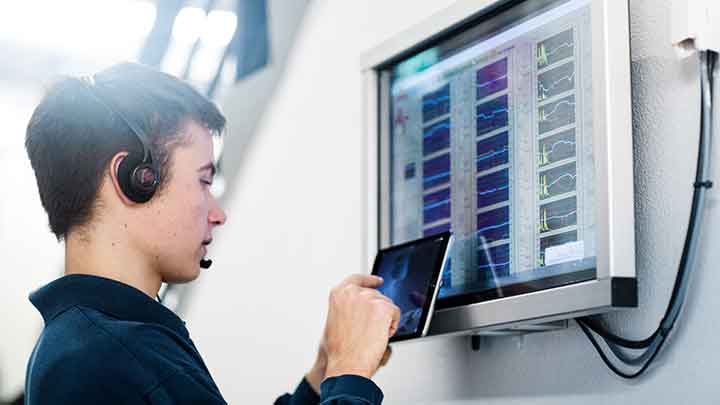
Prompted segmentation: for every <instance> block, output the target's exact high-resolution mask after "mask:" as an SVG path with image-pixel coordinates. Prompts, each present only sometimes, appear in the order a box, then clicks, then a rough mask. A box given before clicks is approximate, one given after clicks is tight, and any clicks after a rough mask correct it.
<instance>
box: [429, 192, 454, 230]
mask: <svg viewBox="0 0 720 405" xmlns="http://www.w3.org/2000/svg"><path fill="white" fill-rule="evenodd" d="M446 218H450V187H448V188H446V189H442V190H440V191H436V192H434V193H430V194H428V195H426V196H423V223H424V224H430V223H433V222H435V221H439V220H441V219H446Z"/></svg>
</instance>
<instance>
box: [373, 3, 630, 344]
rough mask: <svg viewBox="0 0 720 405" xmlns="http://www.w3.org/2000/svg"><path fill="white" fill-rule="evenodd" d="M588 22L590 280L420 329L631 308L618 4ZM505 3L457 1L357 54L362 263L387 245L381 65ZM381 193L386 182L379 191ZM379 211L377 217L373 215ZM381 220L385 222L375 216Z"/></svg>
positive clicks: (625, 32)
mask: <svg viewBox="0 0 720 405" xmlns="http://www.w3.org/2000/svg"><path fill="white" fill-rule="evenodd" d="M590 2H591V14H592V16H591V21H592V42H591V43H592V47H593V48H592V50H593V51H592V72H593V73H592V74H593V94H592V108H593V135H592V136H593V145H594V157H595V159H594V160H595V178H596V185H595V187H596V188H595V190H596V209H597V219H598V220H597V268H596V271H597V276H596V279H595V280H590V281H585V282H580V283H576V284H570V285H566V286H561V287H555V288H551V289H547V290H542V291H537V292H532V293H528V294H523V295H517V296H511V297H505V298H499V299H495V300H491V301H484V302H479V303H475V304H470V305H464V306H459V307H452V308H446V309H439V310H437V311H436V312H435V314H434V316H433V321H432V324H431V327H430V331H429V335H430V336H432V335H447V334H469V333H483V332H486V333H490V332H493V331H494V332H497V331H498V330H503V329H505V330H512V329H517V328H518V327H519V326H520V325H528V324H538V323H544V322H552V321H558V320H562V319H569V318H574V317H577V316H582V315H588V314H596V313H602V312H607V311H610V310H613V309H617V308H626V307H635V306H637V284H636V279H635V232H634V229H635V228H634V189H633V155H632V115H631V104H630V103H631V85H630V40H629V16H628V2H627V0H620V1H619V0H590ZM511 3H518V4H520V3H522V1H512V0H461V1H458V2H457V3H455V4H454V5H452V6H451V7H449V8H447V9H445V10H444V11H441V12H439V13H437V14H436V15H434V16H432V17H431V18H429V19H428V20H426V21H424V22H422V23H421V24H418V25H417V26H414V27H412V28H410V29H408V30H407V31H405V32H403V33H401V34H399V35H397V36H395V37H393V38H391V39H389V40H387V41H386V42H384V43H382V44H381V45H379V46H378V47H376V48H374V49H372V50H370V51H368V52H366V53H365V54H364V55H363V57H362V70H363V86H364V98H363V109H364V116H365V119H364V128H363V135H364V137H365V139H364V142H363V144H364V146H365V148H366V149H365V151H364V154H365V156H366V160H365V165H366V167H365V170H364V171H363V172H364V174H365V176H366V178H365V179H363V187H364V188H365V190H364V191H365V195H367V200H366V201H365V202H364V204H365V207H364V208H365V211H366V215H367V218H366V221H365V227H366V228H365V233H366V236H367V237H366V238H365V240H364V244H365V246H364V252H365V255H364V258H363V266H364V267H365V268H368V269H370V268H372V262H373V259H374V257H375V254H376V252H377V251H378V250H379V249H381V248H384V247H387V246H388V245H389V229H385V230H382V229H381V228H380V224H381V223H386V224H387V223H388V222H389V221H388V219H389V207H390V201H389V198H385V199H382V198H381V195H380V187H381V185H383V184H382V183H381V182H384V187H387V186H389V181H390V179H389V176H386V178H381V177H380V173H388V169H389V167H388V165H389V161H390V156H389V152H388V150H389V142H390V122H389V120H390V118H389V102H390V101H389V95H388V93H389V92H388V91H383V89H389V83H390V78H389V73H388V72H387V71H386V70H383V69H384V67H385V66H387V65H389V64H391V63H393V62H394V61H397V60H398V59H401V58H403V57H406V56H408V55H409V54H412V53H413V52H416V51H418V50H419V49H422V48H424V47H426V46H427V45H428V44H429V43H431V42H432V41H433V40H435V39H437V38H439V37H441V36H445V35H447V34H449V33H454V32H458V30H459V28H460V27H462V26H465V24H467V23H468V22H472V21H478V20H481V19H482V18H483V16H486V15H487V14H488V13H490V12H492V11H493V10H495V9H496V7H498V6H502V5H509V6H514V4H511ZM385 189H388V188H385ZM380 215H382V217H380ZM383 221H384V222H383Z"/></svg>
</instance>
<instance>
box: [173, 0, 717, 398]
mask: <svg viewBox="0 0 720 405" xmlns="http://www.w3.org/2000/svg"><path fill="white" fill-rule="evenodd" d="M450 3H451V1H449V0H445V1H432V2H430V1H424V2H418V1H413V0H395V1H392V2H389V1H379V0H367V1H354V2H348V1H328V0H325V1H322V0H316V1H314V2H312V3H310V10H309V12H308V16H307V20H306V21H305V23H304V25H303V28H302V30H301V34H300V35H301V36H300V38H299V40H298V42H297V45H296V47H295V49H294V53H293V54H292V55H291V57H290V59H289V66H288V68H287V72H286V75H285V78H284V81H283V82H282V83H280V85H279V86H278V89H277V92H276V94H275V97H274V99H273V100H272V102H271V104H270V107H269V110H268V112H267V114H266V115H265V118H264V120H263V122H262V124H261V125H260V128H259V131H258V133H257V136H256V138H255V141H254V143H253V144H252V145H251V149H250V151H249V153H248V154H246V155H245V156H246V158H245V159H246V161H245V162H243V168H242V172H241V173H240V176H239V177H238V180H237V182H236V183H235V184H233V185H232V186H233V187H235V188H236V190H235V192H234V193H233V199H232V200H231V201H227V208H228V212H229V221H228V224H227V225H226V227H225V228H224V229H222V230H219V232H217V235H216V236H217V238H216V241H217V242H216V245H215V246H214V247H213V251H212V253H213V255H214V259H215V260H216V265H215V267H213V269H212V270H210V271H209V272H208V273H206V274H204V275H203V276H202V278H201V280H200V281H199V282H198V285H197V286H196V289H195V291H194V294H193V296H192V298H193V299H192V301H191V302H190V303H189V305H188V306H187V308H188V313H187V314H186V319H187V321H188V326H189V328H190V330H191V333H192V336H193V337H194V339H195V341H196V343H197V344H198V347H199V349H200V351H201V352H202V353H203V354H204V356H205V360H206V363H207V364H208V366H209V367H210V369H211V371H212V372H213V374H214V376H215V378H216V380H217V382H218V384H219V386H220V388H221V390H222V391H223V393H224V394H225V396H226V398H227V399H228V401H229V402H231V403H270V402H271V401H272V400H273V399H274V397H275V395H276V394H279V393H281V392H282V391H284V390H289V389H291V388H292V386H293V385H294V384H295V382H296V381H297V379H299V378H300V376H301V375H302V373H303V372H304V371H305V370H306V369H307V367H309V366H310V364H311V361H312V359H313V357H314V350H315V344H316V342H317V339H318V337H319V335H320V333H321V329H322V325H323V322H324V313H325V308H326V299H327V293H328V290H329V288H330V287H331V286H332V285H334V284H335V283H337V282H338V281H339V280H340V279H341V278H343V277H344V276H345V275H347V274H349V273H351V272H358V271H366V269H364V268H362V266H361V263H362V262H363V260H362V240H363V238H364V235H362V234H361V230H362V221H363V212H362V210H361V209H362V201H363V198H364V196H363V195H361V191H360V190H361V184H360V181H361V178H362V173H361V167H362V166H361V165H362V154H361V152H362V144H361V139H362V137H361V132H360V128H361V76H360V73H359V55H360V53H361V52H362V51H363V50H365V49H367V48H370V47H372V46H373V45H375V44H377V43H379V42H381V41H382V40H384V39H385V38H387V37H388V36H391V35H393V34H395V33H397V32H400V31H402V30H404V29H405V28H407V27H409V26H411V25H413V24H415V23H417V22H419V21H421V20H423V19H424V18H426V17H428V16H429V15H431V14H432V13H433V12H435V11H437V10H440V9H441V8H443V7H445V6H447V5H449V4H450ZM669 3H670V1H669V0H632V1H631V17H632V24H631V25H632V26H631V30H632V32H631V34H632V59H633V62H632V72H633V98H634V100H633V104H634V132H635V133H634V148H635V156H636V175H635V178H636V181H635V184H636V200H637V203H636V220H637V238H636V239H637V247H638V258H637V268H638V273H639V274H638V276H639V288H640V309H637V310H633V311H628V312H626V313H622V314H616V315H613V316H612V317H611V320H612V324H613V326H614V330H617V331H619V332H620V333H622V334H624V335H626V336H630V337H644V336H645V335H646V334H647V333H648V331H650V330H652V329H653V328H654V326H655V325H656V323H657V321H658V319H659V318H660V317H661V315H662V312H663V310H664V306H665V305H666V302H667V299H668V297H669V291H670V288H671V285H672V282H673V279H674V275H675V270H676V268H677V264H678V261H679V255H680V252H681V249H682V243H683V237H684V231H685V228H686V226H687V225H686V224H687V216H688V212H689V204H690V193H691V187H690V183H691V182H692V180H693V175H694V172H693V170H694V159H695V154H696V150H697V146H696V141H697V132H698V116H699V113H698V111H699V110H698V108H697V104H698V97H699V95H698V84H697V74H696V69H697V65H696V63H695V61H694V60H688V61H682V62H680V61H677V60H676V59H675V57H674V55H673V53H672V51H671V49H670V48H669V47H668V45H667V44H668V43H669V38H668V34H667V30H668V7H669ZM242 96H243V95H241V94H238V95H237V97H242ZM227 112H228V114H229V116H230V119H231V120H232V114H233V111H227ZM228 153H231V152H229V151H228ZM714 156H715V161H717V156H720V151H718V149H717V148H716V152H715V153H714ZM718 166H720V165H714V169H713V172H714V176H713V177H714V178H717V175H718V174H719V173H720V170H719V168H718ZM716 193H717V192H716V191H711V193H710V195H711V197H710V203H709V204H708V209H709V212H708V215H707V218H706V221H705V228H704V232H703V242H702V244H701V259H700V267H699V268H698V269H697V270H698V271H697V273H696V275H695V278H694V282H693V284H692V286H691V297H690V299H689V300H688V302H687V307H686V310H685V311H684V317H683V318H682V319H681V321H680V322H679V324H678V326H677V328H678V330H677V331H676V333H675V334H674V335H673V338H672V340H671V344H670V345H668V346H667V347H666V350H665V351H664V353H663V354H662V356H661V357H660V358H659V360H658V361H657V364H656V367H655V368H654V369H653V370H652V371H651V372H650V373H649V374H648V375H647V376H646V377H645V378H643V379H641V380H639V381H636V382H626V381H623V380H620V379H618V378H616V377H614V376H613V375H611V374H610V373H609V372H608V370H606V369H605V367H604V365H603V364H602V363H601V362H600V360H599V359H598V358H597V356H596V355H595V353H594V352H593V350H592V349H591V347H590V345H589V343H588V342H587V340H586V339H585V338H584V336H583V335H582V334H581V333H580V331H579V330H578V329H577V328H576V327H575V326H572V327H571V328H570V329H568V330H564V331H559V332H553V333H546V334H538V335H528V336H525V337H517V338H486V339H484V340H483V346H482V349H481V350H480V352H477V353H474V352H472V351H471V350H470V344H469V340H468V339H467V338H444V339H439V340H435V341H429V342H420V343H414V344H407V345H401V346H397V350H396V352H395V355H394V357H393V359H392V361H391V363H390V365H389V366H388V367H387V368H386V369H384V370H382V371H381V373H380V374H379V376H378V378H377V382H378V384H379V385H380V386H381V387H382V388H383V390H384V391H385V394H386V403H392V404H396V403H413V404H415V403H445V404H461V403H484V404H505V405H507V404H519V403H522V404H577V403H585V404H605V403H613V404H615V403H651V401H652V403H654V404H677V403H691V404H704V403H712V402H713V401H714V400H716V395H717V388H716V387H715V386H714V385H715V384H714V380H716V379H717V376H718V375H720V354H719V353H720V351H718V350H717V349H716V347H715V344H714V343H715V341H716V340H717V336H720V322H718V321H720V312H718V311H717V310H716V308H717V307H718V305H719V304H720V297H719V296H718V295H717V294H715V291H716V288H715V287H716V286H718V285H720V284H719V283H720V274H718V272H716V271H714V270H715V266H714V264H715V263H717V262H718V259H720V257H719V256H720V253H719V251H718V249H714V248H713V247H714V245H715V244H717V243H718V242H720V240H719V238H720V234H718V231H716V229H714V227H713V225H715V224H718V221H720V219H719V218H718V215H720V213H719V212H718V198H717V194H716ZM420 370H425V372H420Z"/></svg>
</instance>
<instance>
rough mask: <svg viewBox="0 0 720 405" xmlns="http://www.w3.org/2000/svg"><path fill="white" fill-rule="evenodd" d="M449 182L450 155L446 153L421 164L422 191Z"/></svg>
mask: <svg viewBox="0 0 720 405" xmlns="http://www.w3.org/2000/svg"><path fill="white" fill-rule="evenodd" d="M449 182H450V154H449V153H446V154H444V155H440V156H437V157H434V158H432V159H429V160H426V161H425V162H423V189H424V190H426V189H429V188H433V187H436V186H439V185H441V184H445V183H449Z"/></svg>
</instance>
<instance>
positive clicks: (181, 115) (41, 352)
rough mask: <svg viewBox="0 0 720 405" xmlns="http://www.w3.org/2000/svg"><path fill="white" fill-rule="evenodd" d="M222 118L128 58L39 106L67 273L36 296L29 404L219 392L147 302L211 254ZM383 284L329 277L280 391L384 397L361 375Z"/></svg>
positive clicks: (41, 171) (40, 145) (345, 398)
mask: <svg viewBox="0 0 720 405" xmlns="http://www.w3.org/2000/svg"><path fill="white" fill-rule="evenodd" d="M224 126H225V118H224V117H223V116H222V114H221V113H220V112H219V111H218V109H217V108H216V107H215V105H213V104H212V103H211V102H209V101H208V100H206V99H205V98H204V97H203V96H202V95H200V94H199V93H197V92H196V91H195V90H193V89H192V88H191V87H190V86H189V85H187V84H185V83H183V82H181V81H179V80H177V79H175V78H173V77H171V76H169V75H166V74H163V73H160V72H157V71H154V70H152V69H149V68H146V67H143V66H140V65H136V64H121V65H116V66H114V67H112V68H110V69H108V70H105V71H102V72H100V73H98V74H96V75H94V76H92V77H89V78H84V79H77V78H66V79H63V80H62V81H60V82H59V83H57V84H56V85H55V86H53V87H52V88H51V89H50V90H49V92H48V93H47V94H46V96H45V98H44V99H43V100H42V102H41V103H40V105H39V106H38V107H37V108H36V110H35V112H34V113H33V116H32V118H31V120H30V123H29V124H28V128H27V135H26V148H27V152H28V156H29V158H30V162H31V163H32V167H33V169H34V170H35V176H36V178H37V184H38V189H39V192H40V198H41V201H42V204H43V207H44V208H45V210H46V211H47V214H48V219H49V224H50V229H51V231H52V232H53V233H54V234H55V235H56V236H57V238H58V240H64V242H65V274H66V275H65V276H64V277H61V278H60V279H58V280H55V281H53V282H51V283H50V284H48V285H46V286H44V287H42V288H40V289H39V290H38V291H36V292H34V293H32V294H31V296H30V300H31V301H32V303H33V305H35V307H37V309H38V311H39V312H40V313H41V314H42V316H43V319H44V320H45V328H44V330H43V332H42V335H41V336H40V338H39V339H38V342H37V344H36V346H35V350H34V351H33V353H32V356H31V358H30V360H29V363H28V369H27V380H26V388H25V395H26V403H27V404H64V403H72V404H84V403H87V404H100V403H103V404H111V403H112V404H115V403H117V404H120V403H122V404H184V403H188V404H190V403H192V404H216V403H217V404H220V403H225V401H224V400H223V397H222V395H221V394H220V390H219V389H218V387H217V386H216V385H215V383H214V382H213V379H212V377H211V376H210V373H209V371H208V369H207V367H206V366H205V364H204V363H203V360H202V357H201V355H200V353H199V352H198V350H197V349H196V347H195V345H194V344H193V342H192V340H191V339H190V336H189V334H188V331H187V329H186V328H185V323H184V322H183V321H182V320H181V319H180V318H178V317H177V316H176V315H175V314H174V313H173V312H171V311H170V310H168V309H167V308H165V307H164V306H162V305H161V304H159V303H158V302H157V301H155V297H156V296H157V293H158V290H159V288H160V285H161V283H162V282H168V283H183V282H189V281H192V280H194V279H195V278H197V277H198V275H199V273H200V271H201V270H200V267H201V266H202V267H207V266H208V265H209V262H207V261H205V260H204V256H205V254H206V246H207V245H209V244H210V243H211V242H212V231H213V229H214V228H215V227H217V226H220V225H223V224H224V223H225V221H226V214H225V212H223V210H222V209H221V208H220V206H219V205H218V203H217V201H216V200H215V199H214V198H213V196H212V194H210V190H209V189H210V185H211V183H212V181H213V175H214V170H215V169H214V166H213V163H212V162H213V144H212V136H219V134H220V133H221V132H222V131H223V128H224ZM381 283H382V280H380V279H377V278H375V277H372V276H368V275H354V276H351V277H349V278H348V279H346V280H345V281H344V282H343V283H341V284H340V285H339V286H337V287H336V288H334V289H333V291H332V292H331V294H330V303H329V309H328V317H327V323H326V327H325V332H324V335H323V343H322V344H321V345H320V350H319V352H318V356H317V360H316V363H315V365H314V366H313V367H312V368H311V370H310V371H309V372H308V373H307V374H306V376H305V378H304V379H303V380H302V382H301V383H300V385H299V386H298V387H297V389H296V390H295V392H294V394H292V395H289V394H286V395H284V396H282V397H280V398H278V400H277V401H276V403H279V404H298V405H299V404H317V403H323V404H377V403H380V402H381V401H382V393H381V391H380V390H379V388H378V387H377V386H375V385H374V384H373V383H372V381H370V380H369V378H371V377H372V376H373V375H374V373H375V372H376V371H377V369H378V367H379V366H380V363H381V361H382V359H383V357H384V355H385V354H386V349H387V343H388V339H389V337H390V336H392V334H393V333H394V332H395V329H396V328H397V322H398V319H399V310H398V308H397V307H396V306H395V305H394V304H393V303H392V302H390V301H389V300H388V299H387V298H385V297H384V296H383V295H381V294H380V293H378V292H377V291H376V290H375V287H377V286H378V285H380V284H381ZM229 355H231V354H229ZM238 360H240V359H238ZM239 383H241V384H252V382H251V381H244V382H239Z"/></svg>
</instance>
